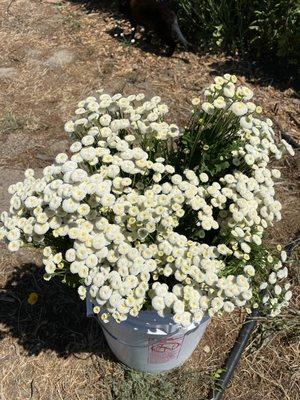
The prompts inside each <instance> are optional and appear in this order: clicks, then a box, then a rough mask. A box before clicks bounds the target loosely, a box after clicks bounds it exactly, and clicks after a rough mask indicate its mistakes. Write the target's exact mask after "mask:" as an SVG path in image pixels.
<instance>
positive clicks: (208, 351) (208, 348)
mask: <svg viewBox="0 0 300 400" xmlns="http://www.w3.org/2000/svg"><path fill="white" fill-rule="evenodd" d="M203 351H204V352H205V353H210V347H209V346H207V345H206V346H204V347H203Z"/></svg>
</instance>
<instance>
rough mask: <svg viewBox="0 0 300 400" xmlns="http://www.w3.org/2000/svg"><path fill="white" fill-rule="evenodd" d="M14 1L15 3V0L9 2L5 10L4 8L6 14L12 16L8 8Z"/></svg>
mask: <svg viewBox="0 0 300 400" xmlns="http://www.w3.org/2000/svg"><path fill="white" fill-rule="evenodd" d="M14 1H15V0H10V2H9V3H8V6H7V8H6V12H7V14H11V15H12V13H11V12H10V7H11V6H12V4H13V2H14Z"/></svg>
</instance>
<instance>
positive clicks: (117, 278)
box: [0, 75, 292, 326]
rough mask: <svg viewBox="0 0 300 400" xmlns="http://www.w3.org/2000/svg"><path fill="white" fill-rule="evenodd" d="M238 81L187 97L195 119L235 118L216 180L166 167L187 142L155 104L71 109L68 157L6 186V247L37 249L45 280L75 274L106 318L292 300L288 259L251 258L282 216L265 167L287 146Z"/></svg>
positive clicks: (94, 101) (127, 101) (95, 103)
mask: <svg viewBox="0 0 300 400" xmlns="http://www.w3.org/2000/svg"><path fill="white" fill-rule="evenodd" d="M235 83H236V78H235V77H234V76H230V75H225V76H224V77H223V78H222V77H217V78H216V79H215V84H213V85H211V86H210V87H209V88H208V89H207V90H206V91H205V93H204V94H205V97H206V101H205V102H204V103H203V104H202V106H201V107H200V106H199V105H200V99H193V101H192V103H193V105H194V106H195V109H194V114H193V115H194V119H195V118H196V119H197V121H200V120H201V121H204V122H203V124H205V123H206V122H207V121H206V120H205V118H206V116H207V115H208V116H209V118H210V120H209V126H212V124H213V121H214V118H215V119H216V120H220V118H221V119H222V118H224V119H226V118H227V117H228V116H229V117H230V118H231V117H232V116H233V117H234V118H235V120H234V121H235V122H236V124H237V125H236V136H235V137H234V140H236V143H237V146H236V147H235V148H234V149H231V150H230V151H229V152H228V154H227V164H226V168H227V169H226V171H225V172H224V174H221V175H220V174H219V175H213V173H212V172H210V171H209V169H208V168H206V169H205V166H203V165H202V164H201V165H202V166H201V168H200V167H199V165H197V166H196V167H194V166H192V165H191V163H188V162H186V163H184V162H183V163H180V164H178V163H177V162H173V160H175V158H176V157H177V155H178V154H179V153H180V149H181V148H182V146H181V145H180V141H182V142H184V143H186V142H185V137H184V133H183V132H181V131H180V130H179V128H178V127H177V126H176V125H175V124H169V123H167V122H166V121H165V120H164V119H165V116H166V115H167V113H168V107H167V106H166V105H164V104H161V103H160V101H161V99H160V97H158V96H157V97H153V98H152V99H151V100H150V101H144V95H142V94H138V95H131V96H128V97H123V96H122V95H121V94H116V95H114V96H110V95H108V94H103V93H102V91H99V92H97V94H96V95H95V96H91V97H88V98H87V99H85V100H84V101H82V102H80V103H79V104H78V108H77V110H76V116H77V117H76V119H74V120H72V121H69V122H67V123H66V124H65V130H66V132H68V133H69V134H70V136H71V138H73V139H74V142H73V143H72V145H71V146H70V152H69V154H65V153H61V154H58V155H57V156H56V158H55V162H54V163H53V164H52V165H50V166H48V167H46V168H45V169H44V170H43V175H42V176H41V177H36V176H35V174H34V171H33V170H31V169H28V170H26V172H25V179H24V181H23V182H18V183H16V184H13V185H11V186H10V187H9V193H10V194H11V195H12V197H11V201H10V209H9V212H3V213H2V215H1V221H2V225H3V226H2V227H1V230H0V234H1V236H2V238H4V239H5V241H6V242H7V243H8V248H9V250H11V251H17V250H18V249H19V248H20V246H24V245H25V244H32V245H34V246H37V247H42V248H43V263H44V265H45V271H46V274H45V279H51V278H52V277H53V276H59V277H61V278H63V279H64V280H68V279H70V277H77V278H78V282H79V284H78V293H79V296H80V298H82V299H84V298H85V297H86V296H88V298H89V299H90V301H91V302H92V303H93V305H94V312H95V313H100V312H101V318H102V319H103V320H104V321H108V320H109V318H110V317H113V318H114V319H115V320H117V321H119V322H121V321H124V320H125V319H126V318H127V316H128V315H131V316H137V315H138V314H139V312H140V311H141V310H142V309H149V308H150V309H154V310H156V311H157V312H158V314H159V315H164V314H165V313H171V314H172V315H173V319H174V321H175V322H176V323H180V324H182V325H184V326H187V325H189V324H190V323H192V322H196V323H197V322H200V321H201V319H202V318H203V316H204V315H209V316H213V315H215V314H217V315H221V314H222V313H223V312H232V311H233V310H234V309H235V307H243V306H245V307H246V308H247V307H253V306H254V307H257V306H258V304H259V301H260V300H259V299H260V298H261V303H262V304H264V306H265V307H266V308H268V310H269V311H270V312H271V314H272V315H276V314H277V313H279V312H280V309H281V308H282V307H283V306H285V305H286V304H287V302H288V300H289V299H290V296H291V292H290V291H289V285H288V284H285V283H284V282H283V283H282V280H283V279H284V278H286V275H287V269H286V267H283V265H282V262H284V261H285V260H284V257H285V253H283V254H282V261H280V260H279V259H278V258H276V257H275V256H271V254H268V256H267V258H266V259H267V261H266V263H265V264H264V268H260V267H259V265H258V264H257V263H255V262H254V260H255V257H256V256H257V248H260V246H261V244H262V239H263V233H264V230H265V229H266V228H267V227H268V226H271V225H272V224H273V222H274V221H277V220H280V218H281V214H280V210H281V205H280V203H279V202H278V201H276V200H275V198H274V196H275V191H274V181H273V179H277V178H279V177H280V172H279V171H278V170H277V169H271V170H269V169H268V168H267V165H268V163H269V161H270V159H271V157H272V156H274V157H275V158H276V159H279V158H281V156H282V154H283V151H284V148H286V149H287V150H288V151H289V152H290V153H292V149H291V148H290V146H289V145H288V144H287V143H285V142H284V141H282V143H280V144H276V141H275V135H274V131H273V129H272V123H271V121H270V120H266V121H264V120H263V119H262V118H260V117H259V113H260V112H261V110H260V109H259V107H256V106H255V104H254V103H252V102H250V100H251V98H252V95H253V94H252V91H251V90H250V89H248V88H247V87H244V86H242V87H237V86H236V85H235ZM220 113H221V114H220ZM205 121H206V122H205ZM197 124H198V122H197ZM193 126H194V125H193V122H192V125H191V128H190V129H191V130H193ZM197 126H198V125H197ZM198 128H199V127H197V129H198ZM201 129H202V130H203V127H201ZM198 139H199V138H198ZM196 140H197V135H196V138H195V139H194V141H196ZM174 141H175V142H176V143H175V145H173V146H172V143H173V144H174ZM170 142H172V143H171V144H170ZM199 143H200V142H199ZM196 145H197V143H196ZM189 146H190V149H195V143H191V144H190V145H189ZM203 148H204V150H205V145H204V146H203ZM186 154H188V152H186V151H184V152H183V155H182V157H183V158H184V157H186ZM175 156H176V157H175Z"/></svg>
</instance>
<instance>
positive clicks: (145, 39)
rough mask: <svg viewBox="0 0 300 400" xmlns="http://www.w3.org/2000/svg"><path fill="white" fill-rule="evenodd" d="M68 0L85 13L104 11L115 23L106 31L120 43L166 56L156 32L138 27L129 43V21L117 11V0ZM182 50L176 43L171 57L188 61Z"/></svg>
mask: <svg viewBox="0 0 300 400" xmlns="http://www.w3.org/2000/svg"><path fill="white" fill-rule="evenodd" d="M68 2H69V3H71V4H75V5H80V6H82V8H83V9H84V11H85V12H86V13H87V14H89V13H97V12H104V13H106V14H107V15H109V16H110V17H111V18H113V19H114V20H115V22H116V25H115V27H114V28H110V29H107V31H106V33H107V34H108V35H110V36H111V37H112V38H114V39H115V40H116V41H118V42H119V43H121V44H122V45H124V46H134V47H137V48H139V49H140V50H142V51H143V52H145V53H151V54H154V55H156V56H162V57H166V56H167V55H166V54H167V51H166V50H167V49H168V46H166V45H165V44H164V43H162V41H161V40H160V39H159V38H158V37H157V36H156V34H152V33H150V32H148V33H146V32H142V30H141V29H140V28H138V32H137V35H136V37H135V43H134V44H132V43H131V39H132V36H131V27H130V23H129V21H128V20H127V19H126V18H125V17H124V16H123V15H122V13H121V12H120V11H119V8H118V1H117V0H111V1H109V0H68ZM182 51H185V49H184V48H182V46H181V45H177V47H176V50H175V54H174V55H173V56H172V58H179V59H181V60H182V61H183V62H185V63H188V62H189V61H188V60H187V59H186V58H183V57H180V53H181V52H182ZM176 53H177V55H176Z"/></svg>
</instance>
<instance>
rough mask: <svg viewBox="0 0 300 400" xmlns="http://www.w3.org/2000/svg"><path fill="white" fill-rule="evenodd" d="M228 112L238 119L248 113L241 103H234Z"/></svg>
mask: <svg viewBox="0 0 300 400" xmlns="http://www.w3.org/2000/svg"><path fill="white" fill-rule="evenodd" d="M230 110H231V111H232V112H233V113H234V114H235V115H236V116H238V117H241V116H243V115H245V114H247V112H248V108H247V106H246V105H245V104H244V103H242V102H241V101H236V102H235V103H232V105H231V106H230Z"/></svg>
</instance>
